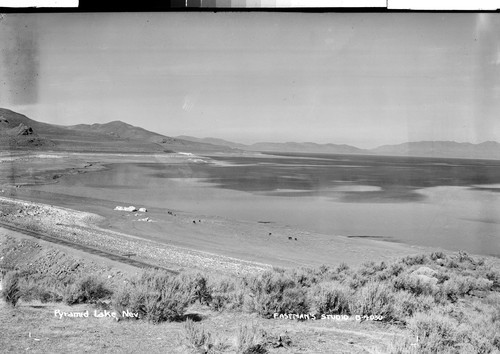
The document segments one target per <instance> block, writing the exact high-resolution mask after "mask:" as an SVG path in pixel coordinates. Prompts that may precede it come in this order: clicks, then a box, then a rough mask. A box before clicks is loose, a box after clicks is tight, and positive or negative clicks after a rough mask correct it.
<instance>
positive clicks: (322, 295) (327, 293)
mask: <svg viewBox="0 0 500 354" xmlns="http://www.w3.org/2000/svg"><path fill="white" fill-rule="evenodd" d="M351 296H352V290H351V289H350V288H349V287H347V286H345V285H342V284H340V283H336V282H324V283H321V284H319V285H317V286H316V287H314V288H313V289H311V291H310V295H309V298H310V303H311V307H312V308H313V309H314V310H313V312H314V313H322V314H339V315H344V314H345V315H349V314H350V309H349V301H350V297H351Z"/></svg>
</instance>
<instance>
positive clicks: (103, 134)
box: [0, 108, 229, 153]
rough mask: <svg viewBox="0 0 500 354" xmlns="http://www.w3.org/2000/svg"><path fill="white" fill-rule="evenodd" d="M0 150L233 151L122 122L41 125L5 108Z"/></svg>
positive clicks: (0, 126) (0, 113) (1, 115)
mask: <svg viewBox="0 0 500 354" xmlns="http://www.w3.org/2000/svg"><path fill="white" fill-rule="evenodd" d="M0 148H2V150H7V149H13V150H26V149H37V150H56V151H88V152H125V153H161V152H172V151H188V152H191V151H192V152H200V151H227V150H229V148H227V147H224V146H216V145H211V144H203V143H196V142H190V141H187V140H182V139H174V138H171V137H168V136H164V135H161V134H159V133H155V132H150V131H147V130H145V129H143V128H139V127H135V126H133V125H130V124H127V123H123V122H120V121H113V122H110V123H106V124H92V125H88V124H79V125H75V126H61V125H54V124H48V123H42V122H38V121H36V120H33V119H30V118H28V117H26V116H25V115H22V114H19V113H16V112H14V111H11V110H8V109H4V108H0Z"/></svg>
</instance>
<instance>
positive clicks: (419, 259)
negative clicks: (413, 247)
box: [400, 254, 428, 267]
mask: <svg viewBox="0 0 500 354" xmlns="http://www.w3.org/2000/svg"><path fill="white" fill-rule="evenodd" d="M400 262H401V263H402V264H404V265H406V266H408V267H411V266H414V265H423V264H426V263H427V262H428V259H427V255H425V254H417V255H414V256H406V257H404V258H403V259H401V260H400Z"/></svg>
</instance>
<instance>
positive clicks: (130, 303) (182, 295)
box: [112, 270, 192, 323]
mask: <svg viewBox="0 0 500 354" xmlns="http://www.w3.org/2000/svg"><path fill="white" fill-rule="evenodd" d="M191 300H192V293H191V291H190V289H189V286H186V284H185V283H184V282H183V281H182V280H181V279H180V278H179V277H175V276H172V275H170V274H168V273H166V272H162V271H157V270H153V271H146V272H144V273H143V274H142V275H141V277H139V278H138V279H133V280H132V281H131V282H130V283H128V284H125V285H123V286H122V287H121V288H120V289H118V291H116V292H115V294H114V295H113V298H112V304H113V307H114V308H115V309H117V310H118V311H123V310H129V311H132V312H138V313H139V316H140V317H141V318H146V319H147V320H149V321H151V322H153V323H159V322H164V321H178V320H180V319H182V318H183V316H184V312H185V310H186V308H187V307H188V305H189V304H190V303H191Z"/></svg>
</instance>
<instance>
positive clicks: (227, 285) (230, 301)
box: [208, 278, 245, 311]
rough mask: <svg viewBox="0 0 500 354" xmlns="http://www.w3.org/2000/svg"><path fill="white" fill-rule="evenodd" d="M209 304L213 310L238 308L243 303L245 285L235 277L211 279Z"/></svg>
mask: <svg viewBox="0 0 500 354" xmlns="http://www.w3.org/2000/svg"><path fill="white" fill-rule="evenodd" d="M208 286H209V288H210V290H209V291H210V294H211V299H210V303H209V306H210V308H212V309H213V310H215V311H222V310H236V309H240V308H241V307H242V306H243V303H244V297H245V286H244V285H243V284H242V282H241V281H240V280H236V279H228V278H222V279H220V278H219V279H211V280H210V282H209V285H208Z"/></svg>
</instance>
